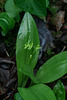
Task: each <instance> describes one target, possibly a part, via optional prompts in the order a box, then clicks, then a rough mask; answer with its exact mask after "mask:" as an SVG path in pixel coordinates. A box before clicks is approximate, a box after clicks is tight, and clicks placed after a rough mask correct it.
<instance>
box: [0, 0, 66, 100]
mask: <svg viewBox="0 0 67 100" xmlns="http://www.w3.org/2000/svg"><path fill="white" fill-rule="evenodd" d="M3 11H4V7H3ZM0 12H2V9H1V8H0ZM23 15H24V13H23V14H22V13H21V14H20V16H22V17H23ZM33 18H34V20H35V22H36V25H37V28H38V30H39V31H38V32H39V38H40V41H42V42H41V44H40V45H41V47H42V50H41V51H40V54H39V60H38V62H37V65H36V68H35V69H34V70H37V69H38V68H39V67H40V66H41V65H42V64H43V63H44V62H46V61H47V60H48V59H49V58H51V57H52V56H54V55H56V54H58V53H60V52H63V51H67V0H66V1H65V0H56V1H54V0H53V2H51V3H50V8H49V9H48V10H47V17H46V22H45V23H44V22H43V21H42V20H41V19H39V18H37V17H36V16H33ZM19 26H20V22H19V23H16V25H15V28H14V30H12V31H10V32H9V33H8V34H9V35H8V34H7V35H6V36H5V37H3V36H2V35H1V34H0V100H14V94H15V93H16V92H17V68H16V54H15V51H16V39H17V33H18V29H19ZM43 27H44V28H43ZM42 35H43V36H42ZM42 43H44V44H42ZM60 79H61V81H62V82H63V84H64V87H65V91H66V99H67V74H66V75H64V76H63V77H61V78H60ZM48 85H49V86H50V87H51V88H53V86H54V85H55V82H52V83H50V84H48Z"/></svg>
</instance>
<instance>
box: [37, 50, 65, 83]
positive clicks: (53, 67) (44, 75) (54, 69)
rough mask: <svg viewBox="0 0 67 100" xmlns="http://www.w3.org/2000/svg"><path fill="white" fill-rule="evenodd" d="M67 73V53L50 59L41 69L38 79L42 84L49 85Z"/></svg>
mask: <svg viewBox="0 0 67 100" xmlns="http://www.w3.org/2000/svg"><path fill="white" fill-rule="evenodd" d="M66 73H67V51H65V52H62V53H59V54H57V55H56V56H54V57H52V58H50V59H49V60H48V61H47V62H46V63H44V64H43V66H41V67H40V69H39V70H38V72H37V74H36V78H37V80H38V81H39V82H40V83H49V82H52V81H55V80H56V79H58V78H60V77H62V76H63V75H64V74H66Z"/></svg>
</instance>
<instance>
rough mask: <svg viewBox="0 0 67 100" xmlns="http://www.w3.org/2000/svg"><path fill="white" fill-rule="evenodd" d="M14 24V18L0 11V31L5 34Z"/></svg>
mask: <svg viewBox="0 0 67 100" xmlns="http://www.w3.org/2000/svg"><path fill="white" fill-rule="evenodd" d="M14 26H15V21H14V19H13V18H12V17H11V16H10V15H9V14H8V13H6V12H2V13H0V27H1V29H2V30H1V33H2V35H3V36H5V35H6V34H7V33H8V32H9V31H10V30H12V29H13V28H14Z"/></svg>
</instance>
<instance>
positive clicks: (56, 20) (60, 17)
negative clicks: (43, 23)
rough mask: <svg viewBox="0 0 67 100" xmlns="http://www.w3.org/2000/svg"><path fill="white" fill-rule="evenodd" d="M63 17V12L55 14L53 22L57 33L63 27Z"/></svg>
mask: <svg viewBox="0 0 67 100" xmlns="http://www.w3.org/2000/svg"><path fill="white" fill-rule="evenodd" d="M64 16H65V11H59V12H58V13H56V14H55V17H54V19H53V22H54V24H55V25H56V29H57V31H59V30H60V29H61V27H62V26H63V23H64Z"/></svg>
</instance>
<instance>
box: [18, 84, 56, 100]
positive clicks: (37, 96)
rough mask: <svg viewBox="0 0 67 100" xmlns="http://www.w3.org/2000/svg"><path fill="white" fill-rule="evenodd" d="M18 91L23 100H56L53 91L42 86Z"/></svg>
mask: <svg viewBox="0 0 67 100" xmlns="http://www.w3.org/2000/svg"><path fill="white" fill-rule="evenodd" d="M18 91H19V93H20V95H21V96H22V97H23V99H24V100H56V97H55V95H54V93H53V91H52V90H51V89H50V88H49V87H48V86H47V85H44V84H38V85H34V86H31V87H29V88H18Z"/></svg>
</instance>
